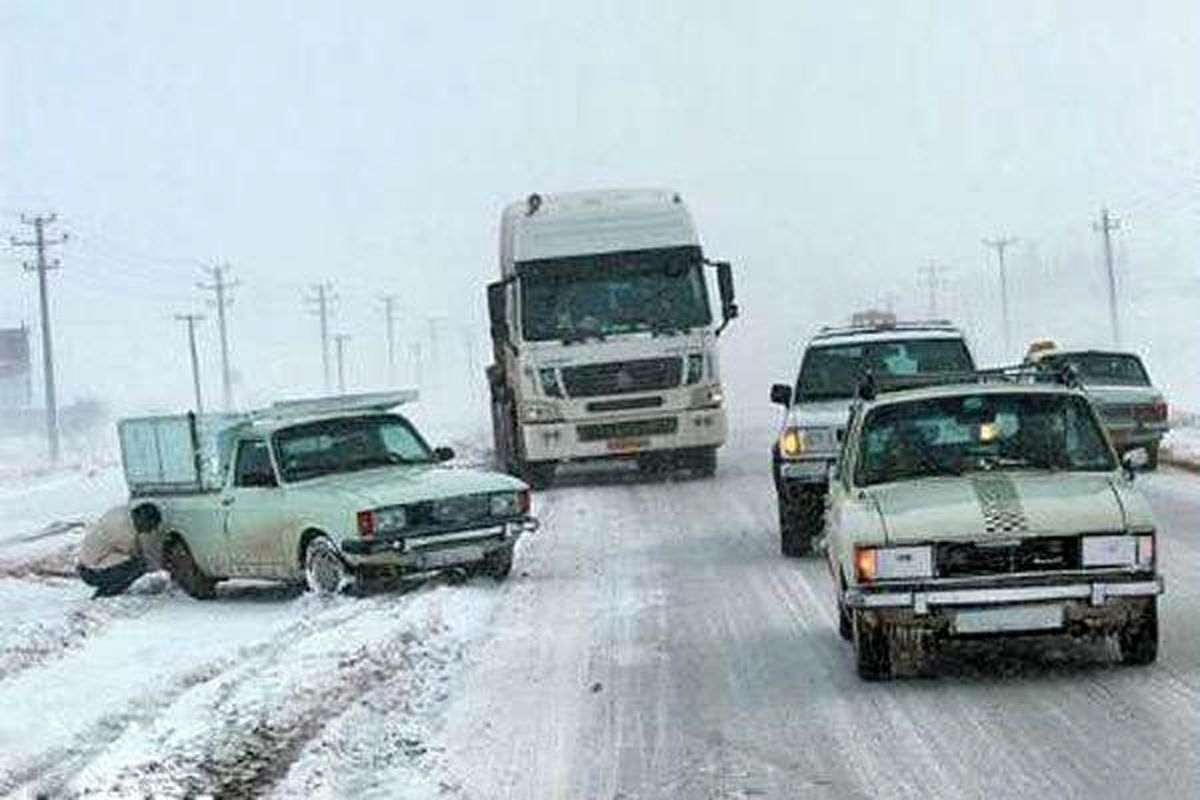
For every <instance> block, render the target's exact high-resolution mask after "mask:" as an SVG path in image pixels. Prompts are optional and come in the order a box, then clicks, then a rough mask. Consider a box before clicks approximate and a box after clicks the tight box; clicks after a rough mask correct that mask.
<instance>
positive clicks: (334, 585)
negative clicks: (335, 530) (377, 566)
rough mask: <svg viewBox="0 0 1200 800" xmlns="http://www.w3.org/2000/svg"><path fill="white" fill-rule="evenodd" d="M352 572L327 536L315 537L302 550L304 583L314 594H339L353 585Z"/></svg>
mask: <svg viewBox="0 0 1200 800" xmlns="http://www.w3.org/2000/svg"><path fill="white" fill-rule="evenodd" d="M354 577H355V576H354V572H353V570H351V569H350V567H349V565H347V564H346V562H345V561H344V560H342V556H341V553H339V552H338V550H337V547H335V546H334V544H333V542H332V541H330V539H329V537H328V536H324V535H321V536H317V537H315V538H314V539H313V540H312V541H310V542H309V543H308V547H306V548H305V549H304V582H305V584H306V585H307V586H308V590H309V591H310V592H313V593H314V594H320V595H331V594H340V593H342V592H344V591H346V590H347V589H348V588H350V586H352V585H353V584H354Z"/></svg>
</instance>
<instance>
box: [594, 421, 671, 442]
mask: <svg viewBox="0 0 1200 800" xmlns="http://www.w3.org/2000/svg"><path fill="white" fill-rule="evenodd" d="M678 427H679V421H678V420H676V419H675V417H661V418H659V419H637V420H632V421H630V422H610V423H607V424H604V425H580V426H578V427H576V429H575V432H576V433H577V434H578V435H579V441H581V442H596V441H600V440H602V439H639V438H642V437H645V436H665V435H668V434H672V433H675V431H676V429H677V428H678Z"/></svg>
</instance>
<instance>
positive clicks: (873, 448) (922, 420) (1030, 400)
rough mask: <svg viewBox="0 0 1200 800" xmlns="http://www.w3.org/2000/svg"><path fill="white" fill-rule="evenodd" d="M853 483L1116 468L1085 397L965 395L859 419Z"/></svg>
mask: <svg viewBox="0 0 1200 800" xmlns="http://www.w3.org/2000/svg"><path fill="white" fill-rule="evenodd" d="M859 442H860V444H859V457H858V468H857V470H856V471H855V483H857V484H858V485H859V486H866V485H871V484H876V483H887V482H890V481H901V480H911V479H913V478H924V477H929V476H933V475H958V474H961V473H964V472H973V471H979V470H985V471H986V470H1010V469H1036V470H1076V471H1088V472H1091V471H1108V470H1112V469H1114V468H1115V465H1114V461H1113V455H1112V453H1111V452H1110V451H1109V448H1108V445H1107V444H1106V443H1105V439H1104V434H1103V433H1102V432H1101V430H1100V427H1099V426H1098V425H1097V423H1096V420H1095V417H1094V416H1093V415H1092V412H1091V410H1090V409H1089V408H1088V405H1087V401H1085V400H1084V399H1083V398H1081V397H1077V396H1075V395H1066V394H1024V393H1021V394H1015V393H1014V394H970V395H957V396H953V397H939V398H935V399H931V400H920V401H913V402H903V403H896V404H889V405H885V406H882V407H880V408H877V409H875V410H874V411H872V412H870V413H869V414H868V416H867V417H866V419H864V420H863V427H862V434H861V436H860V438H859Z"/></svg>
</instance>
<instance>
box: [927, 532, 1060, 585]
mask: <svg viewBox="0 0 1200 800" xmlns="http://www.w3.org/2000/svg"><path fill="white" fill-rule="evenodd" d="M935 558H936V562H937V574H938V577H942V578H958V577H968V576H972V575H1006V574H1011V573H1014V572H1057V571H1059V570H1072V569H1079V566H1080V556H1079V537H1078V536H1047V537H1039V538H1036V539H1021V540H1018V541H1013V542H1005V543H996V544H994V545H986V544H978V543H975V542H961V543H960V542H945V543H943V544H939V545H937V547H936V550H935Z"/></svg>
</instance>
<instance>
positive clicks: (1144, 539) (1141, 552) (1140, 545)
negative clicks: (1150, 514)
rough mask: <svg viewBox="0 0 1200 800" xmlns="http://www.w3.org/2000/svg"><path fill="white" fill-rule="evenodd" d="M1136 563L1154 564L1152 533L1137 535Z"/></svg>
mask: <svg viewBox="0 0 1200 800" xmlns="http://www.w3.org/2000/svg"><path fill="white" fill-rule="evenodd" d="M1137 563H1138V566H1139V567H1153V566H1154V534H1152V533H1150V534H1144V535H1142V536H1139V537H1137Z"/></svg>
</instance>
